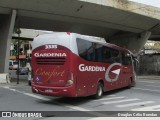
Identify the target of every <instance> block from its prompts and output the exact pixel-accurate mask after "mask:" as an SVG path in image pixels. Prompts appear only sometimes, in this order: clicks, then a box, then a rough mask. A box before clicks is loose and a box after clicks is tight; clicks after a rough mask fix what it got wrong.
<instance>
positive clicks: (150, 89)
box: [133, 88, 160, 92]
mask: <svg viewBox="0 0 160 120" xmlns="http://www.w3.org/2000/svg"><path fill="white" fill-rule="evenodd" d="M133 89H137V90H144V91H152V92H160V90H151V89H143V88H133Z"/></svg>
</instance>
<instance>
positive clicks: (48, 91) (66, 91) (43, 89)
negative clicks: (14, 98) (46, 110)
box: [32, 84, 77, 97]
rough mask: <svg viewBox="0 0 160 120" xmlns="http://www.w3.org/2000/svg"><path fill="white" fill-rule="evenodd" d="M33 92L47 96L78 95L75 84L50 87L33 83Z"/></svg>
mask: <svg viewBox="0 0 160 120" xmlns="http://www.w3.org/2000/svg"><path fill="white" fill-rule="evenodd" d="M32 92H33V93H37V94H42V95H47V96H63V97H76V96H77V95H76V89H75V87H74V86H72V85H71V86H67V87H48V86H39V85H34V84H32Z"/></svg>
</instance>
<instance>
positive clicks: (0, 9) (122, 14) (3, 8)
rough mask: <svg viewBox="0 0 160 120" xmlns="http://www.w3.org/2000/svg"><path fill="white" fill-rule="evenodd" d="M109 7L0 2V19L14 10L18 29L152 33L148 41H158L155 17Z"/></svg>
mask: <svg viewBox="0 0 160 120" xmlns="http://www.w3.org/2000/svg"><path fill="white" fill-rule="evenodd" d="M92 1H96V0H92ZM120 1H122V0H120ZM123 1H126V0H123ZM117 2H118V1H117ZM131 3H132V2H128V3H127V4H128V5H130V4H131ZM125 4H126V3H125ZM132 4H133V5H137V6H140V5H141V4H138V3H132ZM112 6H114V5H113V3H107V6H106V5H105V4H103V5H102V4H95V3H90V2H85V1H82V0H81V1H80V0H0V14H1V15H0V17H1V18H2V15H4V14H10V13H11V10H12V9H15V10H17V21H16V26H18V25H19V26H20V27H21V28H28V29H40V30H51V31H70V32H77V33H81V34H88V35H94V36H100V37H105V38H109V37H111V36H113V35H116V34H119V33H124V32H133V33H141V32H144V31H151V32H152V35H151V37H150V39H153V40H160V39H159V38H160V26H159V23H160V19H159V18H158V17H157V18H156V17H155V16H154V18H153V17H152V15H146V14H143V13H140V14H138V13H135V12H133V11H129V10H128V9H129V8H127V9H126V10H125V9H124V7H123V4H122V6H120V7H119V8H116V7H112ZM121 7H123V9H122V8H121ZM149 8H150V11H153V12H154V11H155V10H156V12H157V11H160V10H159V9H158V8H152V7H149ZM144 13H145V11H144Z"/></svg>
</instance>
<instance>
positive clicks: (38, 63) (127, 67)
mask: <svg viewBox="0 0 160 120" xmlns="http://www.w3.org/2000/svg"><path fill="white" fill-rule="evenodd" d="M32 48H33V51H32V70H33V81H32V91H33V92H34V93H38V94H43V95H48V96H65V97H79V96H89V95H94V96H95V97H96V98H100V97H101V96H102V95H103V92H105V91H110V90H114V89H118V88H122V87H126V86H134V85H135V79H136V75H135V72H134V65H133V57H132V54H131V52H130V51H129V50H127V49H124V48H121V47H118V46H116V45H113V44H109V43H106V42H105V41H102V40H97V39H96V38H94V37H88V36H84V35H80V34H76V33H68V32H55V33H53V34H46V35H40V36H38V37H36V38H35V39H34V41H33V44H32Z"/></svg>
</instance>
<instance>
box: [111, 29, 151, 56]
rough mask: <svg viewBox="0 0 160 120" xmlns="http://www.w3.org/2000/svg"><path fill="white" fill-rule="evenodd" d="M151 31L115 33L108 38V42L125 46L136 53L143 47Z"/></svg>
mask: <svg viewBox="0 0 160 120" xmlns="http://www.w3.org/2000/svg"><path fill="white" fill-rule="evenodd" d="M150 35H151V32H149V31H145V32H143V33H141V34H136V33H130V34H122V35H117V36H114V37H112V38H110V42H111V43H114V44H116V45H119V46H121V47H124V48H127V49H129V50H131V51H132V52H134V53H138V52H139V50H140V49H141V48H143V46H144V44H145V43H146V41H147V40H148V39H149V37H150Z"/></svg>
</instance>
